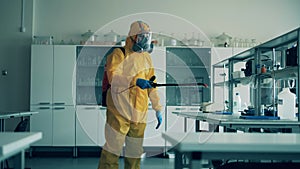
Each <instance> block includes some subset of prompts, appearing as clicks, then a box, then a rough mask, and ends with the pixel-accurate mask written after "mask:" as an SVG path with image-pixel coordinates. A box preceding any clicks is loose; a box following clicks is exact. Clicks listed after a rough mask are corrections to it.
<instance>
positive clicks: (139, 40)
mask: <svg viewBox="0 0 300 169" xmlns="http://www.w3.org/2000/svg"><path fill="white" fill-rule="evenodd" d="M151 36H152V33H151V32H147V33H141V34H138V35H137V37H136V40H134V39H133V38H132V37H130V38H131V40H132V41H133V43H134V44H133V46H132V50H133V51H134V52H139V53H142V52H149V53H151V52H152V50H153V44H152V43H151Z"/></svg>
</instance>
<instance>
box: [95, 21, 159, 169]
mask: <svg viewBox="0 0 300 169" xmlns="http://www.w3.org/2000/svg"><path fill="white" fill-rule="evenodd" d="M152 48H153V46H152V44H151V32H150V28H149V26H148V25H147V24H146V23H145V22H143V21H136V22H133V23H132V24H131V26H130V30H129V33H128V37H127V38H126V44H125V46H124V49H125V52H124V53H123V52H122V49H120V48H116V49H114V51H113V52H112V53H111V54H110V55H109V56H108V57H107V60H106V71H107V77H108V80H109V83H110V84H111V87H110V89H109V90H108V92H107V97H106V102H107V111H106V116H107V117H106V125H105V139H106V143H105V144H104V146H103V149H102V152H101V157H100V161H99V166H98V169H118V161H119V156H120V154H121V151H122V148H123V145H124V143H125V154H124V156H125V158H124V163H125V169H138V168H140V157H141V155H142V154H143V139H144V138H143V137H144V131H145V128H146V122H147V111H148V102H149V98H150V101H151V103H152V108H153V109H154V110H155V111H156V118H157V121H158V124H157V126H156V129H157V128H158V127H159V126H160V124H161V123H162V113H161V110H162V106H161V105H160V100H159V96H158V92H157V89H156V88H152V86H151V83H153V81H152V80H153V79H152V80H150V79H151V77H153V76H154V74H155V72H154V67H153V63H152V60H151V57H150V54H149V53H150V52H151V51H152Z"/></svg>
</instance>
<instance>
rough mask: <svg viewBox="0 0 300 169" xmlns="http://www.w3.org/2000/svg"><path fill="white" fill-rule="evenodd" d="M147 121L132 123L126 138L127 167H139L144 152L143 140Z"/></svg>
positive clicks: (132, 168)
mask: <svg viewBox="0 0 300 169" xmlns="http://www.w3.org/2000/svg"><path fill="white" fill-rule="evenodd" d="M145 128H146V123H130V129H129V132H128V134H127V137H126V139H125V144H126V147H125V159H124V160H125V169H139V168H140V163H141V155H142V154H143V151H144V150H143V141H144V131H145Z"/></svg>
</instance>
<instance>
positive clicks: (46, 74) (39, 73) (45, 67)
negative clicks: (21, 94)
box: [30, 45, 53, 105]
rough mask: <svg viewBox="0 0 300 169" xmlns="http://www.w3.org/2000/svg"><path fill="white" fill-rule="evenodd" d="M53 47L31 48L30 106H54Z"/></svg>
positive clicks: (35, 46) (39, 46)
mask: <svg viewBox="0 0 300 169" xmlns="http://www.w3.org/2000/svg"><path fill="white" fill-rule="evenodd" d="M52 80H53V46H52V45H32V46H31V89H30V92H31V93H30V96H31V97H30V104H31V105H38V104H52Z"/></svg>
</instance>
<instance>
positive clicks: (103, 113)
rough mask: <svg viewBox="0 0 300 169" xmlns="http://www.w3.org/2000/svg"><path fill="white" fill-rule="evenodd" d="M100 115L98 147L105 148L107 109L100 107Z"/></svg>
mask: <svg viewBox="0 0 300 169" xmlns="http://www.w3.org/2000/svg"><path fill="white" fill-rule="evenodd" d="M97 112H98V114H99V123H98V124H99V125H98V145H99V146H103V145H104V143H105V141H106V140H105V134H104V133H105V124H106V108H105V107H99V108H98V111H97Z"/></svg>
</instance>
